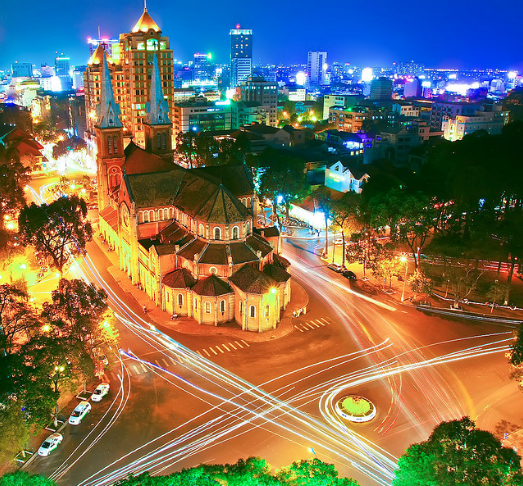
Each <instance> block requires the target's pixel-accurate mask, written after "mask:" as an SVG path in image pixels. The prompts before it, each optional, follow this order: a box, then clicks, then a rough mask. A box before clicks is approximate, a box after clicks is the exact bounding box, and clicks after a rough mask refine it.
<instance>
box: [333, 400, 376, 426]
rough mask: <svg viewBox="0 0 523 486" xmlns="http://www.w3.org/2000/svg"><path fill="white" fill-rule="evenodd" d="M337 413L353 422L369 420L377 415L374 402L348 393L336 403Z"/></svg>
mask: <svg viewBox="0 0 523 486" xmlns="http://www.w3.org/2000/svg"><path fill="white" fill-rule="evenodd" d="M336 411H337V413H338V414H339V415H340V416H341V417H343V418H344V419H347V420H350V421H351V422H359V423H361V422H369V421H370V420H372V419H373V418H374V417H375V416H376V407H375V406H374V404H373V403H372V402H371V401H370V400H368V399H366V398H365V397H361V396H358V395H347V396H345V397H342V398H340V399H339V400H338V402H337V403H336Z"/></svg>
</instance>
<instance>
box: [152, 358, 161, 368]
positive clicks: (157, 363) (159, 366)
mask: <svg viewBox="0 0 523 486" xmlns="http://www.w3.org/2000/svg"><path fill="white" fill-rule="evenodd" d="M154 362H155V363H156V366H158V368H161V367H162V365H161V364H160V362H159V361H158V360H157V359H155V360H154Z"/></svg>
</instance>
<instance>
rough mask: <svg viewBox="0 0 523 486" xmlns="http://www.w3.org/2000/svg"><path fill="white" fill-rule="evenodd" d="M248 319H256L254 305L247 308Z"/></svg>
mask: <svg viewBox="0 0 523 486" xmlns="http://www.w3.org/2000/svg"><path fill="white" fill-rule="evenodd" d="M249 317H256V307H255V306H254V305H251V306H250V307H249Z"/></svg>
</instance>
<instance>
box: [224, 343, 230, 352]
mask: <svg viewBox="0 0 523 486" xmlns="http://www.w3.org/2000/svg"><path fill="white" fill-rule="evenodd" d="M222 346H223V347H224V348H225V349H226V350H227V351H229V352H230V351H231V350H230V349H229V348H228V347H227V345H226V344H223V343H222Z"/></svg>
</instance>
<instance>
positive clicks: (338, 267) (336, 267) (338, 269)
mask: <svg viewBox="0 0 523 486" xmlns="http://www.w3.org/2000/svg"><path fill="white" fill-rule="evenodd" d="M327 268H330V269H331V270H334V271H335V272H337V273H340V272H341V271H342V270H343V267H342V266H341V265H338V264H337V263H329V264H328V265H327Z"/></svg>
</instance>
